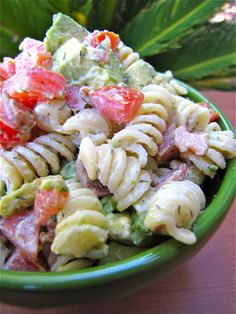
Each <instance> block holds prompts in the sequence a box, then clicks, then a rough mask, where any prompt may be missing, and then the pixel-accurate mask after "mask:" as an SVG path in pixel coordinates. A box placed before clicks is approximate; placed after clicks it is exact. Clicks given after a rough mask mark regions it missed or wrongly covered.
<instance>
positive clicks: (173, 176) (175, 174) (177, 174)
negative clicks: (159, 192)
mask: <svg viewBox="0 0 236 314" xmlns="http://www.w3.org/2000/svg"><path fill="white" fill-rule="evenodd" d="M187 170H188V166H187V164H185V163H182V164H181V165H179V167H177V168H176V169H174V170H170V171H169V172H168V173H166V174H164V175H163V176H161V177H159V178H158V180H157V182H156V186H155V187H156V189H159V188H160V187H161V186H162V185H164V184H166V183H169V182H172V181H182V180H183V179H184V177H185V175H186V173H187Z"/></svg>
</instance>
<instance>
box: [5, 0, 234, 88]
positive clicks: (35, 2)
mask: <svg viewBox="0 0 236 314" xmlns="http://www.w3.org/2000/svg"><path fill="white" fill-rule="evenodd" d="M57 12H62V13H64V14H68V15H70V16H71V17H72V18H74V19H75V20H76V21H77V22H78V23H80V24H82V25H84V26H85V27H87V28H88V29H89V30H94V29H108V30H111V31H114V32H116V33H118V34H120V36H121V39H122V40H123V41H124V42H125V43H126V44H127V45H129V46H131V47H132V48H133V49H134V50H135V51H138V52H139V53H140V54H141V56H142V57H143V58H145V59H146V60H147V61H149V62H150V63H151V64H152V65H153V66H154V67H155V68H156V69H157V70H158V71H160V72H162V71H165V70H168V69H171V70H172V72H173V73H174V76H175V77H176V78H179V79H181V80H183V81H185V82H187V83H190V84H191V85H193V86H195V87H197V88H201V89H203V88H205V89H207V88H209V89H222V90H236V78H235V77H236V4H235V2H234V1H226V0H0V57H1V59H2V58H3V57H4V56H11V57H14V56H15V55H16V54H17V53H18V46H19V43H20V42H21V40H22V39H23V38H24V37H26V36H28V37H33V38H36V39H41V40H42V39H43V38H44V35H45V32H46V30H47V29H48V28H49V27H50V25H51V24H52V15H53V14H54V13H57Z"/></svg>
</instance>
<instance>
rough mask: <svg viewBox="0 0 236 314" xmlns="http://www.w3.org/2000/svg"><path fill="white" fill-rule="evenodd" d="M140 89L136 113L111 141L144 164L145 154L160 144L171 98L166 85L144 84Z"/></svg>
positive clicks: (171, 105) (171, 108) (155, 151)
mask: <svg viewBox="0 0 236 314" xmlns="http://www.w3.org/2000/svg"><path fill="white" fill-rule="evenodd" d="M142 92H143V94H144V101H143V103H142V105H141V106H140V108H139V111H138V113H137V115H136V116H135V117H134V118H133V119H132V120H131V121H130V122H129V123H128V124H127V125H126V127H125V128H124V129H123V130H121V131H120V132H118V133H116V134H115V135H114V136H113V138H112V139H111V144H112V145H113V146H114V147H122V148H124V149H125V151H126V152H127V153H128V154H131V155H135V156H137V158H138V159H139V162H140V164H141V165H142V167H144V166H145V164H146V163H147V157H148V155H149V156H155V155H156V154H157V150H158V146H157V145H160V144H161V143H162V140H163V136H162V133H163V131H164V130H165V128H166V122H167V121H168V118H169V116H170V114H171V112H172V110H173V99H172V96H171V94H170V93H169V92H168V91H167V90H166V89H165V88H163V87H160V86H157V85H147V86H146V87H145V88H143V90H142Z"/></svg>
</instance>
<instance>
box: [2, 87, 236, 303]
mask: <svg viewBox="0 0 236 314" xmlns="http://www.w3.org/2000/svg"><path fill="white" fill-rule="evenodd" d="M181 84H182V83H181ZM182 85H183V86H185V87H186V88H187V89H188V97H189V98H191V99H192V100H194V101H196V102H203V101H209V100H208V99H207V98H206V97H204V96H203V95H201V94H200V93H199V92H198V91H197V90H195V89H193V88H190V87H189V86H187V85H185V84H182ZM212 107H213V108H214V109H215V110H216V111H217V112H218V113H219V114H220V124H221V127H222V128H223V129H228V130H233V128H232V126H231V125H230V123H229V121H228V120H227V118H226V117H225V116H224V115H223V114H222V112H220V110H219V109H218V108H217V107H216V106H215V105H214V104H212ZM235 169H236V160H231V161H229V162H228V165H227V169H226V170H225V171H224V172H223V173H222V179H221V181H220V184H219V187H218V188H217V191H216V193H215V195H214V197H213V198H212V201H211V202H210V204H209V205H208V207H207V208H206V210H205V211H204V213H203V214H202V215H201V216H200V217H199V218H198V219H197V221H196V223H195V224H194V231H195V233H196V236H197V243H196V244H194V245H191V246H188V245H185V244H183V243H180V242H177V241H176V240H174V239H170V240H167V241H166V242H164V243H163V244H161V245H158V246H156V247H153V248H151V249H147V250H145V251H144V252H142V253H140V254H137V255H135V256H132V257H130V258H126V259H124V260H122V261H119V262H114V263H110V264H107V265H103V266H96V267H93V268H89V269H84V270H80V271H69V272H61V273H43V272H39V273H30V272H18V271H9V270H2V271H1V278H0V283H1V291H0V296H1V301H2V302H5V303H9V304H12V305H19V306H25V307H50V306H62V305H69V304H74V303H84V302H89V303H91V302H96V301H101V300H104V299H105V300H108V299H112V298H118V297H122V296H124V295H127V294H129V293H132V292H134V291H135V290H138V289H140V288H142V287H143V286H145V285H147V284H149V283H151V282H152V281H155V280H158V279H159V278H160V277H162V276H164V275H166V274H168V273H169V272H171V271H173V270H174V269H176V268H177V267H178V266H180V265H182V264H183V263H184V262H186V261H187V260H188V259H190V258H191V257H193V256H194V255H195V254H196V253H197V252H198V251H199V250H200V249H201V248H202V247H203V246H204V245H205V244H206V243H207V242H208V241H209V239H210V238H211V236H212V235H213V234H214V233H215V232H216V230H217V229H218V227H219V226H220V224H221V223H222V221H223V219H224V217H225V215H226V213H227V211H228V209H229V207H230V204H231V202H232V200H233V198H234V195H235V185H234V184H233V182H234V179H235V178H234V174H235ZM213 182H214V181H213Z"/></svg>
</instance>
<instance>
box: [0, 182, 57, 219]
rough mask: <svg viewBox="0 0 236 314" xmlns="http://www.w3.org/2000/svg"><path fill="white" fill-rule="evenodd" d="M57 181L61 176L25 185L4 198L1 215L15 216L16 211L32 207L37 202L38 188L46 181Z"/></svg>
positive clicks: (0, 210)
mask: <svg viewBox="0 0 236 314" xmlns="http://www.w3.org/2000/svg"><path fill="white" fill-rule="evenodd" d="M45 178H47V179H53V180H55V179H57V178H61V177H60V176H48V177H42V178H38V179H35V180H34V181H33V182H31V183H25V184H23V185H22V186H21V187H20V188H19V189H18V190H15V191H13V192H11V193H9V194H7V195H5V196H3V197H2V199H1V201H0V215H2V216H3V217H8V216H11V215H13V214H14V213H15V212H16V211H18V210H20V209H22V208H27V207H29V206H32V205H33V204H34V201H35V196H36V192H37V188H38V187H39V186H40V184H41V182H42V181H43V180H44V179H45Z"/></svg>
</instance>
